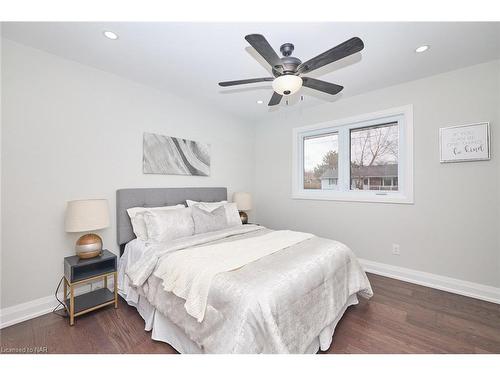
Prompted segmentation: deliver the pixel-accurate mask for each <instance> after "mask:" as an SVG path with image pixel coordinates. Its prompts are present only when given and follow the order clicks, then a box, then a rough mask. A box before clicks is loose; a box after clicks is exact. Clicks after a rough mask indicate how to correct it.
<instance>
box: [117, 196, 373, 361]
mask: <svg viewBox="0 0 500 375" xmlns="http://www.w3.org/2000/svg"><path fill="white" fill-rule="evenodd" d="M226 198H227V190H226V188H155V189H122V190H118V191H117V201H116V208H117V239H118V244H119V245H120V255H121V257H120V260H119V270H118V290H119V293H120V295H121V296H122V297H123V298H124V299H125V300H126V301H127V303H128V304H129V305H131V306H134V307H135V308H136V309H137V311H138V312H139V314H140V315H141V317H142V318H143V319H144V322H145V329H146V330H148V331H151V332H152V333H151V337H152V339H153V340H159V341H163V342H166V343H168V344H170V345H171V346H173V347H174V348H175V349H176V350H177V351H178V352H180V353H316V352H317V351H318V350H320V349H321V350H326V349H328V348H329V347H330V345H331V344H332V337H333V334H334V331H335V327H336V325H337V323H338V322H339V320H340V319H341V317H342V315H343V314H344V312H345V311H346V309H347V308H348V307H349V306H351V305H355V304H357V303H358V296H361V297H363V298H370V297H371V296H372V295H373V293H372V290H371V286H370V283H369V281H368V279H367V277H366V274H365V272H364V271H363V269H362V268H361V266H360V265H359V263H358V261H357V259H356V257H355V255H354V254H353V252H352V251H351V250H350V249H349V248H348V247H347V246H345V245H344V244H342V243H340V242H337V241H333V240H328V239H324V238H320V237H316V236H312V235H310V234H304V233H299V232H291V231H272V230H270V229H268V228H265V227H262V226H257V225H242V226H238V227H231V228H227V229H223V230H218V231H214V232H209V233H203V234H197V235H194V236H192V237H189V238H181V239H178V240H175V241H172V243H169V244H150V243H147V242H144V241H141V240H139V239H137V238H135V236H134V233H133V231H132V226H131V223H130V219H129V217H128V215H127V209H128V208H131V207H158V206H169V205H175V204H184V203H185V201H186V200H188V199H190V200H196V201H204V202H216V201H221V200H226ZM294 236H295V237H296V238H295V239H293V237H294ZM277 243H279V244H281V245H276V244H277ZM273 244H274V246H275V247H276V246H277V247H276V249H275V250H273V251H272V252H271V251H268V255H265V256H264V255H263V256H261V257H259V258H258V259H255V260H252V259H251V258H248V256H251V254H253V252H257V251H263V250H265V249H266V248H268V247H269V248H270V247H271V246H273ZM252 246H253V247H252ZM230 248H233V249H240V248H241V249H244V250H245V251H242V252H241V253H242V254H243V255H244V256H245V257H247V258H248V259H246V261H245V263H244V265H242V266H241V267H238V268H234V267H233V268H234V269H232V270H231V271H229V272H218V271H217V267H215V271H213V275H212V277H211V278H205V279H204V278H201V276H196V277H194V276H193V278H192V279H189V280H188V281H186V280H184V279H185V278H186V277H187V276H186V275H185V273H186V272H188V271H189V269H190V268H193V267H194V268H195V267H196V264H197V263H196V262H198V266H197V267H198V270H199V271H198V273H196V272H195V275H198V274H205V273H207V274H208V273H209V272H208V271H207V272H205V268H206V269H207V270H210V267H211V266H212V267H213V266H217V264H218V262H219V263H224V261H223V260H220V261H218V260H217V259H213V258H214V256H212V255H210V258H212V259H209V258H205V259H203V258H202V256H207V254H210V253H209V251H213V252H214V253H213V254H228V253H227V252H225V253H224V252H220V250H221V249H222V250H223V249H230ZM251 249H253V250H251ZM246 250H248V251H246ZM225 251H226V250H225ZM231 256H232V255H231ZM176 258H178V259H177V263H176ZM183 262H184V263H183ZM186 262H188V263H186ZM204 262H205V263H204ZM210 262H211V263H210ZM183 264H184V266H186V264H187V268H182V267H181V266H182V265H183ZM242 264H243V263H242ZM204 265H206V266H205V267H204ZM173 274H176V276H175V277H172V275H173ZM204 276H207V275H204ZM207 277H208V276H207ZM169 279H170V282H172V280H173V281H174V282H175V281H176V280H178V279H182V280H183V281H185V282H186V284H183V285H184V286H183V287H182V288H180V289H175V288H170V289H168V288H167V284H168V282H169ZM207 280H210V281H209V282H208V281H207ZM197 282H198V284H197ZM185 285H189V287H190V288H191V289H186V286H185ZM193 285H198V289H197V288H195V287H194V286H193ZM204 289H206V291H205V294H206V296H205V297H204V298H203V297H202V296H203V290H204ZM166 290H169V291H166ZM186 290H187V291H186ZM193 290H194V291H195V292H193ZM200 290H201V291H200ZM179 291H180V292H179ZM183 293H184V294H183ZM203 303H204V304H203ZM193 306H194V308H193ZM200 306H202V307H200ZM193 309H194V311H195V313H193ZM197 309H198V310H197ZM196 311H198V314H197V313H196Z"/></svg>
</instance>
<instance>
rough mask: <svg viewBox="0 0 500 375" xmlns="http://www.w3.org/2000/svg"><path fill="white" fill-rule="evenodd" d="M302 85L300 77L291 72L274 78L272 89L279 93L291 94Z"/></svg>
mask: <svg viewBox="0 0 500 375" xmlns="http://www.w3.org/2000/svg"><path fill="white" fill-rule="evenodd" d="M301 87H302V78H300V77H299V76H295V75H293V74H284V75H282V76H279V77H277V78H275V80H274V81H273V90H274V91H275V92H277V93H278V94H280V95H285V96H286V95H292V94H295V93H296V92H297V91H299V90H300V88H301Z"/></svg>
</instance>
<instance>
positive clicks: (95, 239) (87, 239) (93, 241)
mask: <svg viewBox="0 0 500 375" xmlns="http://www.w3.org/2000/svg"><path fill="white" fill-rule="evenodd" d="M75 250H76V255H78V256H79V257H80V259H88V258H93V257H96V256H98V255H100V254H101V251H102V239H101V237H99V236H98V235H97V234H94V233H89V234H85V235H83V236H81V237H80V238H79V239H78V241H76V246H75Z"/></svg>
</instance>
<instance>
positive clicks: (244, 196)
mask: <svg viewBox="0 0 500 375" xmlns="http://www.w3.org/2000/svg"><path fill="white" fill-rule="evenodd" d="M233 202H235V203H236V206H237V207H238V211H239V212H240V219H241V222H242V223H243V224H247V223H248V215H247V214H246V212H245V211H249V210H251V209H252V196H251V195H250V193H245V192H237V193H234V194H233Z"/></svg>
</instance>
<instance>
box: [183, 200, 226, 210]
mask: <svg viewBox="0 0 500 375" xmlns="http://www.w3.org/2000/svg"><path fill="white" fill-rule="evenodd" d="M226 203H227V201H220V202H196V201H191V200H189V199H186V204H187V206H188V207H194V206H196V207H199V208H201V209H202V210H205V211H208V212H212V211H213V210H215V209H216V208H219V207H220V206H223V205H225V204H226Z"/></svg>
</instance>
